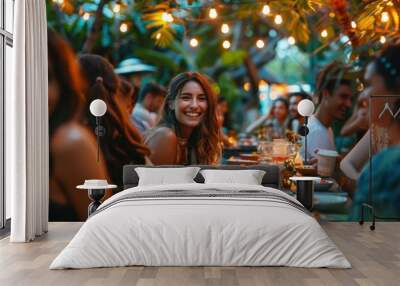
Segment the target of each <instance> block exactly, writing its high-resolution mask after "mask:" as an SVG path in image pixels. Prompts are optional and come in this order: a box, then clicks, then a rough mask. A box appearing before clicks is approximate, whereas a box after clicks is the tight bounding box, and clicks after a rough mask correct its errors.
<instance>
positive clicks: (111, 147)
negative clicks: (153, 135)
mask: <svg viewBox="0 0 400 286" xmlns="http://www.w3.org/2000/svg"><path fill="white" fill-rule="evenodd" d="M79 62H80V64H81V67H82V70H83V72H84V75H85V77H86V79H87V82H88V87H87V89H86V91H85V95H86V99H87V101H86V107H85V111H86V118H85V119H86V121H87V123H88V124H89V126H91V128H93V129H94V128H95V127H96V118H95V117H94V116H93V115H91V114H90V113H89V104H90V102H92V101H93V100H95V99H101V100H103V101H104V102H105V103H106V105H107V112H106V113H105V115H104V116H103V117H102V118H101V124H102V125H103V126H104V127H105V130H106V132H105V136H103V137H102V138H101V143H100V144H101V150H102V151H103V154H104V157H105V160H106V164H107V170H108V173H109V174H110V177H111V179H112V182H113V183H114V184H117V185H119V186H122V168H123V166H124V165H125V164H131V163H132V164H145V163H146V156H148V155H149V154H150V151H149V149H148V148H147V147H146V146H145V145H144V144H143V140H142V137H141V135H140V133H139V131H138V130H137V129H136V128H135V127H134V125H133V124H132V123H131V121H130V117H129V116H130V115H129V113H128V110H127V108H126V107H125V106H124V105H123V104H122V102H121V101H120V100H118V99H117V93H118V92H119V84H120V83H119V79H118V77H117V75H116V74H115V73H114V68H113V66H112V65H111V64H110V63H109V62H108V61H107V60H106V59H105V58H103V57H101V56H98V55H91V54H84V55H81V56H80V57H79Z"/></svg>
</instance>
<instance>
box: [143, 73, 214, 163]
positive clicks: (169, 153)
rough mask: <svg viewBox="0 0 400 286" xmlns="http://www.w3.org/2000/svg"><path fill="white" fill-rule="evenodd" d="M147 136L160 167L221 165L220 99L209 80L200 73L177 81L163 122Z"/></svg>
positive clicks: (171, 87) (153, 160)
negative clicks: (218, 107) (218, 111)
mask: <svg viewBox="0 0 400 286" xmlns="http://www.w3.org/2000/svg"><path fill="white" fill-rule="evenodd" d="M145 137H146V139H145V143H146V144H147V145H148V146H149V148H150V150H151V156H150V159H151V161H152V162H153V163H154V164H156V165H164V164H179V165H188V164H216V163H218V161H219V159H220V156H221V148H222V147H221V140H222V136H221V129H220V125H219V124H218V118H217V96H216V94H215V92H214V91H213V89H212V86H211V84H210V81H209V79H208V78H207V77H206V76H205V75H203V74H201V73H198V72H185V73H181V74H179V75H177V76H176V77H175V78H173V79H172V81H171V82H170V85H169V88H168V93H167V96H166V98H165V101H164V107H163V114H162V118H161V121H160V123H159V124H158V126H157V127H155V128H153V129H151V130H149V131H148V132H147V134H146V135H145Z"/></svg>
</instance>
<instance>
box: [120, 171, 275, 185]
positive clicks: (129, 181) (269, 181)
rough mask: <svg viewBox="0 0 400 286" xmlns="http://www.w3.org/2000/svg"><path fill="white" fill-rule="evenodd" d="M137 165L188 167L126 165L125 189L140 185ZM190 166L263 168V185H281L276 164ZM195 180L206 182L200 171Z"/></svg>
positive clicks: (124, 173)
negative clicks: (136, 169)
mask: <svg viewBox="0 0 400 286" xmlns="http://www.w3.org/2000/svg"><path fill="white" fill-rule="evenodd" d="M136 167H147V168H178V167H186V166H177V165H173V166H172V165H163V166H143V165H125V166H124V170H123V183H124V190H125V189H128V188H133V187H136V186H137V185H138V182H139V177H138V175H137V173H136V171H135V168H136ZM190 167H200V168H201V169H218V170H248V169H252V170H254V169H255V170H263V171H265V172H266V174H265V175H264V178H263V180H262V185H263V186H265V187H272V188H276V189H279V187H280V183H279V182H280V178H279V167H278V166H275V165H256V166H249V167H244V166H234V165H219V166H211V165H190ZM194 180H195V181H196V182H197V183H204V178H203V176H202V175H201V174H200V173H198V174H197V176H196V178H194Z"/></svg>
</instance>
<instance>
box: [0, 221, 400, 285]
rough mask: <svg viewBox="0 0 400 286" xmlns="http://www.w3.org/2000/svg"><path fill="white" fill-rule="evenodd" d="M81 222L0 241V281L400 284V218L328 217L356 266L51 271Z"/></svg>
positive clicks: (329, 225) (329, 228)
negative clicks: (371, 223) (27, 239)
mask: <svg viewBox="0 0 400 286" xmlns="http://www.w3.org/2000/svg"><path fill="white" fill-rule="evenodd" d="M80 226H81V223H50V226H49V229H50V231H49V233H47V234H46V235H44V236H43V237H41V238H39V239H37V240H35V241H34V242H32V243H27V244H25V243H9V239H8V238H6V239H3V240H0V270H1V271H0V285H1V286H8V285H10V286H17V285H32V286H35V285H40V286H42V285H44V286H45V285H55V286H63V285H66V286H72V285H85V286H91V285H96V286H98V285H136V286H181V285H182V286H183V285H193V286H216V285H229V286H235V285H236V286H266V285H274V286H275V285H299V286H300V285H305V286H319V285H329V286H331V285H346V286H347V285H349V286H357V285H362V286H381V285H384V286H391V285H393V286H395V285H396V286H397V285H399V283H398V281H399V279H398V275H399V273H400V232H399V229H400V223H398V222H388V223H383V222H379V223H378V224H377V228H376V230H375V231H374V232H372V231H370V230H369V228H368V225H364V226H359V225H358V224H357V223H346V222H345V223H344V222H336V223H335V222H329V223H327V222H324V223H322V227H323V228H324V229H325V231H326V232H327V233H328V235H329V237H330V238H331V239H332V240H333V241H334V242H335V243H336V245H337V246H338V247H339V248H340V249H341V250H342V251H343V253H344V254H345V255H346V257H347V258H348V259H349V261H350V262H351V264H352V266H353V268H352V269H307V268H290V267H143V266H136V267H118V268H99V269H83V270H58V271H54V270H53V271H50V270H49V269H48V267H49V265H50V263H51V262H52V260H53V259H54V258H55V256H56V255H57V254H58V253H59V252H60V251H61V250H62V249H63V248H64V247H65V246H66V245H67V243H68V242H69V241H70V240H71V238H72V237H73V236H74V235H75V233H76V232H77V231H78V230H79V228H80Z"/></svg>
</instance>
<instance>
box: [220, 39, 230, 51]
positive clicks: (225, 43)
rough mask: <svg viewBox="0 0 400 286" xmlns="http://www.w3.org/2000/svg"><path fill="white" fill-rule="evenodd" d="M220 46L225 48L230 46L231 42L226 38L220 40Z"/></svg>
mask: <svg viewBox="0 0 400 286" xmlns="http://www.w3.org/2000/svg"><path fill="white" fill-rule="evenodd" d="M222 47H223V48H224V49H225V50H227V49H229V48H230V47H231V42H229V41H228V40H225V41H223V42H222Z"/></svg>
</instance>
